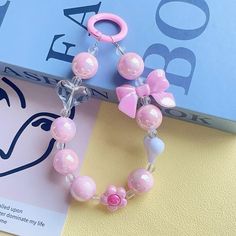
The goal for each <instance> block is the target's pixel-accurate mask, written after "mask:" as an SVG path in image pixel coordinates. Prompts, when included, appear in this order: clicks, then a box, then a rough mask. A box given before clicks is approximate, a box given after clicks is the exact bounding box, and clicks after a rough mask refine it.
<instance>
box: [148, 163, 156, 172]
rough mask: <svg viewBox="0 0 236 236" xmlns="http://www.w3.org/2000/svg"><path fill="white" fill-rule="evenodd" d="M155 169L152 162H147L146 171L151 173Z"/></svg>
mask: <svg viewBox="0 0 236 236" xmlns="http://www.w3.org/2000/svg"><path fill="white" fill-rule="evenodd" d="M155 169H156V168H155V166H154V165H153V164H151V163H148V164H147V167H146V170H147V171H149V172H151V173H152V172H154V171H155Z"/></svg>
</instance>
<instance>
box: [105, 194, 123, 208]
mask: <svg viewBox="0 0 236 236" xmlns="http://www.w3.org/2000/svg"><path fill="white" fill-rule="evenodd" d="M120 202H121V199H120V197H119V195H117V194H112V195H110V196H108V198H107V203H108V205H110V206H118V205H119V204H120Z"/></svg>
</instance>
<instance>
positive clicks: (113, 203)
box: [51, 13, 175, 211]
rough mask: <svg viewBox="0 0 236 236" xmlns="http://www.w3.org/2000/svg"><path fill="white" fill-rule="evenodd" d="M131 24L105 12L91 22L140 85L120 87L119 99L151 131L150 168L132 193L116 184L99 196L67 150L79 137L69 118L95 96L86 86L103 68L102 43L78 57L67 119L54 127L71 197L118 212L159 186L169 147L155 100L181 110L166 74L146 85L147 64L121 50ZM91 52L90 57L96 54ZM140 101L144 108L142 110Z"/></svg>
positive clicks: (133, 178) (65, 88) (66, 88)
mask: <svg viewBox="0 0 236 236" xmlns="http://www.w3.org/2000/svg"><path fill="white" fill-rule="evenodd" d="M100 20H108V21H112V22H115V23H117V24H118V25H119V26H120V29H121V31H120V33H118V34H117V35H112V36H109V35H104V34H102V33H101V32H99V31H98V30H97V29H96V28H95V26H94V25H95V23H96V22H98V21H100ZM127 30H128V28H127V25H126V23H125V22H124V21H123V20H122V19H121V18H120V17H119V16H116V15H114V14H110V13H100V14H97V15H94V16H93V17H91V18H90V19H89V21H88V31H89V32H90V33H91V35H93V36H94V37H95V38H96V39H97V40H99V41H103V42H110V43H113V44H115V46H116V47H117V49H118V51H119V52H120V54H121V58H120V61H119V63H118V72H119V73H120V75H121V76H123V77H124V78H126V79H127V80H135V81H136V82H135V85H136V86H135V87H134V86H131V85H129V84H126V85H123V86H120V87H117V89H116V92H117V97H118V100H119V102H120V103H119V110H121V111H122V112H124V113H125V114H127V115H128V116H130V117H132V118H135V117H136V121H137V123H138V125H139V126H140V127H141V128H142V129H144V130H145V131H147V132H148V135H147V136H146V137H145V138H144V145H145V148H146V150H147V156H148V158H147V163H148V164H147V167H146V168H139V169H136V170H134V171H133V172H131V173H130V175H129V176H128V179H127V183H128V184H127V190H126V189H125V188H124V187H116V186H114V185H110V186H108V187H107V189H106V191H105V192H104V193H103V194H101V195H97V194H96V184H95V182H94V180H93V179H92V178H91V177H89V176H80V175H79V176H75V171H76V169H77V168H78V157H77V155H76V154H75V152H74V151H73V150H69V149H65V144H66V143H67V142H69V141H70V140H71V139H72V138H73V137H74V136H75V132H76V129H75V124H74V122H73V121H72V120H71V119H70V118H69V117H68V116H69V114H70V109H71V108H72V107H73V106H75V105H77V104H79V103H81V102H83V101H85V100H87V99H88V97H89V92H88V90H86V89H87V88H86V87H83V86H81V81H82V79H88V78H91V77H92V76H94V75H95V74H96V71H97V67H98V63H97V61H96V58H95V57H94V56H93V55H94V54H95V52H96V51H97V47H96V44H95V46H94V47H93V48H92V50H91V51H92V54H91V53H81V54H78V55H77V56H75V58H74V60H73V63H72V70H73V72H74V73H75V77H74V78H73V80H72V83H69V82H68V81H67V82H64V83H63V82H61V83H60V84H59V86H58V95H59V97H60V98H61V100H62V101H63V104H64V109H63V110H62V117H60V118H58V119H56V120H55V121H54V122H53V124H52V127H51V132H52V136H53V137H54V138H55V139H56V140H57V142H58V145H57V147H58V149H59V150H58V151H57V153H56V155H55V157H54V161H53V166H54V168H55V170H56V171H57V172H58V173H60V174H62V175H65V176H67V178H68V179H69V180H70V183H71V185H70V192H71V195H72V196H73V197H74V199H76V200H77V201H82V202H84V201H89V200H91V199H96V200H98V201H99V203H101V204H102V205H105V206H107V208H108V209H109V210H110V211H116V210H117V209H120V208H123V207H125V206H126V205H127V202H128V200H129V199H131V198H133V197H134V196H135V195H140V194H142V193H146V192H148V191H150V190H151V188H152V187H153V184H154V179H153V175H152V172H153V171H154V163H155V160H156V157H157V156H159V155H160V154H161V153H162V152H163V151H164V148H165V145H164V143H163V141H162V140H161V139H159V138H158V137H157V135H156V129H157V128H158V127H159V126H160V124H161V122H162V113H161V111H160V109H159V108H158V107H157V106H154V105H152V104H151V98H150V96H152V97H153V98H154V100H155V101H156V102H157V103H159V104H160V105H161V106H164V107H173V106H174V105H175V101H174V97H173V95H172V94H170V93H167V92H165V90H166V89H167V88H168V87H169V83H168V80H167V79H166V77H165V72H164V71H163V70H154V71H153V72H151V73H150V74H149V75H148V78H147V80H146V82H145V83H144V82H143V81H142V79H141V78H140V76H141V74H142V73H143V70H144V62H143V60H142V58H141V57H140V56H139V55H138V54H136V53H133V52H132V53H124V50H123V49H122V48H121V47H120V46H119V45H118V43H117V42H118V41H120V40H122V39H123V38H124V37H125V36H126V34H127ZM91 51H90V52H91ZM138 101H140V103H141V107H140V108H139V109H138V111H137V106H138Z"/></svg>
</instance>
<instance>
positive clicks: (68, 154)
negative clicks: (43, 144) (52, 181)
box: [53, 149, 79, 175]
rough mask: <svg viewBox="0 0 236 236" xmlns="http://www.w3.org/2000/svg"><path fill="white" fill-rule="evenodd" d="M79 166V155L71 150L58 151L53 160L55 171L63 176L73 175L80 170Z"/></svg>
mask: <svg viewBox="0 0 236 236" xmlns="http://www.w3.org/2000/svg"><path fill="white" fill-rule="evenodd" d="M78 165H79V158H78V156H77V154H76V153H75V152H74V151H73V150H70V149H63V150H59V151H57V153H56V155H55V156H54V159H53V167H54V169H55V170H56V171H57V172H58V173H60V174H62V175H67V174H70V173H73V172H74V171H75V170H76V169H77V168H78Z"/></svg>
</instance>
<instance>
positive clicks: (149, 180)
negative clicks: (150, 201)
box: [128, 169, 154, 193]
mask: <svg viewBox="0 0 236 236" xmlns="http://www.w3.org/2000/svg"><path fill="white" fill-rule="evenodd" d="M153 184H154V180H153V176H152V174H151V173H150V172H148V171H147V170H146V169H137V170H134V171H133V172H132V173H131V174H130V175H129V177H128V186H129V188H130V189H131V190H133V191H134V192H135V193H145V192H148V191H149V190H150V189H151V188H152V187H153Z"/></svg>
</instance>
